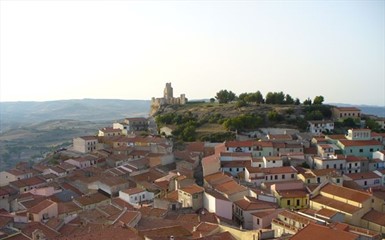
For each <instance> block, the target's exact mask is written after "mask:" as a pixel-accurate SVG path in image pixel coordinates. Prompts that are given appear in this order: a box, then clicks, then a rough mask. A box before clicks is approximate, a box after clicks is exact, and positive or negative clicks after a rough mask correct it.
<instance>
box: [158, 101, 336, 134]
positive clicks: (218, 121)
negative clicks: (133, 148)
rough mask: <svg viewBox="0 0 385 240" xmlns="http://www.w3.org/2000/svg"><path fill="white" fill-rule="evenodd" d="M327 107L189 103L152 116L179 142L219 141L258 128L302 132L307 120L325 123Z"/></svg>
mask: <svg viewBox="0 0 385 240" xmlns="http://www.w3.org/2000/svg"><path fill="white" fill-rule="evenodd" d="M331 107H332V106H330V105H301V104H300V105H284V104H283V105H281V104H246V105H243V106H239V104H238V102H235V103H234V102H230V103H202V102H200V103H189V104H186V105H168V106H163V107H161V108H160V109H159V111H158V112H157V113H156V114H155V119H156V122H157V124H158V127H159V128H161V127H163V126H168V127H169V128H171V129H173V130H174V131H173V135H174V136H175V137H176V139H179V140H182V141H194V140H205V141H223V140H226V139H233V138H234V137H235V135H234V132H236V131H237V132H242V131H253V130H256V129H258V128H262V127H284V128H297V129H300V130H305V129H306V127H307V120H321V119H329V118H330V117H331Z"/></svg>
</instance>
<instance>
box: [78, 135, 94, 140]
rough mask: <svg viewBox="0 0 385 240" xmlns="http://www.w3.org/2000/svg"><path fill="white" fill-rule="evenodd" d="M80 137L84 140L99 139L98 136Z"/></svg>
mask: <svg viewBox="0 0 385 240" xmlns="http://www.w3.org/2000/svg"><path fill="white" fill-rule="evenodd" d="M79 138H81V139H83V140H97V139H98V137H97V136H81V137H79Z"/></svg>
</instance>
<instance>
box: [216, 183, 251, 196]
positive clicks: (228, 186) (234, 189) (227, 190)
mask: <svg viewBox="0 0 385 240" xmlns="http://www.w3.org/2000/svg"><path fill="white" fill-rule="evenodd" d="M215 188H216V190H218V191H219V192H221V193H224V194H227V195H231V194H234V193H239V192H243V191H247V188H245V187H244V186H242V185H239V184H238V183H237V182H235V181H234V180H231V181H228V182H225V183H222V184H218V185H216V187H215Z"/></svg>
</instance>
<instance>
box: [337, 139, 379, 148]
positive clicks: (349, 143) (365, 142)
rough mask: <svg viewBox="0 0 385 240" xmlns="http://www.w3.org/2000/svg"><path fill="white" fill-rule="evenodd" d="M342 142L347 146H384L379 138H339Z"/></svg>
mask: <svg viewBox="0 0 385 240" xmlns="http://www.w3.org/2000/svg"><path fill="white" fill-rule="evenodd" d="M339 141H340V143H341V144H342V145H344V146H346V147H356V146H357V147H358V146H382V144H381V143H380V142H379V141H377V140H342V139H341V140H339Z"/></svg>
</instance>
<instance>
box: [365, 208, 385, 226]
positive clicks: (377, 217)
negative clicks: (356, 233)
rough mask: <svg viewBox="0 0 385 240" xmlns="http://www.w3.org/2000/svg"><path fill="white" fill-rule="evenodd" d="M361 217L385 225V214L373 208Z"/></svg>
mask: <svg viewBox="0 0 385 240" xmlns="http://www.w3.org/2000/svg"><path fill="white" fill-rule="evenodd" d="M362 219H364V220H366V221H369V222H372V223H375V224H377V225H380V226H382V227H385V214H384V213H381V212H378V211H376V210H374V209H372V210H370V211H369V212H368V213H367V214H365V215H364V216H363V217H362Z"/></svg>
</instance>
